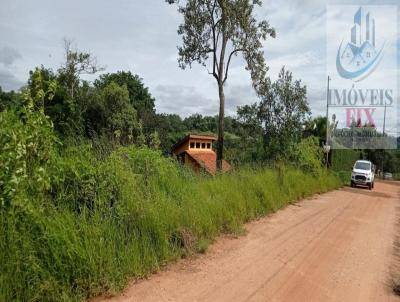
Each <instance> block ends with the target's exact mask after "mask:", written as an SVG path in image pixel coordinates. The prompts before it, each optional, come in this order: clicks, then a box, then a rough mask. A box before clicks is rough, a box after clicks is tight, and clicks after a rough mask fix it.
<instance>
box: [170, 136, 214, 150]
mask: <svg viewBox="0 0 400 302" xmlns="http://www.w3.org/2000/svg"><path fill="white" fill-rule="evenodd" d="M189 139H204V140H210V141H215V140H217V139H216V138H215V136H214V135H197V134H188V135H186V136H185V137H184V138H182V139H181V140H180V141H179V142H177V143H176V144H175V145H173V146H172V150H175V149H176V148H178V147H179V146H181V145H182V144H184V143H185V142H187V141H188V140H189Z"/></svg>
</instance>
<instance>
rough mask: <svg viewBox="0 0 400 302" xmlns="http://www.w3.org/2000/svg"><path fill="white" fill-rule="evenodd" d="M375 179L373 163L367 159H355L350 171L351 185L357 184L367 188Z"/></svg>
mask: <svg viewBox="0 0 400 302" xmlns="http://www.w3.org/2000/svg"><path fill="white" fill-rule="evenodd" d="M374 181H375V165H374V164H373V163H372V162H370V161H369V160H357V161H356V163H355V164H354V166H353V171H352V172H351V183H350V185H351V186H352V187H355V186H357V185H360V186H367V187H368V189H370V190H371V189H372V188H373V187H374Z"/></svg>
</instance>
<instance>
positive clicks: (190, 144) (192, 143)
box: [172, 134, 231, 175]
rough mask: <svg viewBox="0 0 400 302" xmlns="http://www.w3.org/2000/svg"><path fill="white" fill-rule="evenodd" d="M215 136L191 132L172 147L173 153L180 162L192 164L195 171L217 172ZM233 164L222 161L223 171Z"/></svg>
mask: <svg viewBox="0 0 400 302" xmlns="http://www.w3.org/2000/svg"><path fill="white" fill-rule="evenodd" d="M215 140H216V139H215V137H214V136H210V135H194V134H189V135H187V136H185V137H184V138H183V139H182V140H180V141H179V142H178V143H176V144H175V145H174V146H173V147H172V153H173V154H174V156H176V158H177V159H178V161H179V162H180V163H182V164H183V165H188V166H190V167H191V168H192V169H193V171H195V172H206V173H208V174H210V175H215V173H216V162H217V154H216V153H215V152H214V151H213V142H214V141H215ZM230 169H231V166H230V165H229V163H228V162H226V161H225V160H223V161H222V171H229V170H230Z"/></svg>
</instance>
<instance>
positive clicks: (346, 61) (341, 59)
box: [336, 7, 385, 82]
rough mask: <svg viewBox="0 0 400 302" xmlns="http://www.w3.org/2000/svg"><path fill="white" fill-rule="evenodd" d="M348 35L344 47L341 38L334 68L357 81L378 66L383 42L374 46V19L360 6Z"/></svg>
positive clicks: (340, 73)
mask: <svg viewBox="0 0 400 302" xmlns="http://www.w3.org/2000/svg"><path fill="white" fill-rule="evenodd" d="M350 37H351V39H350V42H348V43H347V44H346V46H345V47H344V48H343V40H342V42H341V43H340V46H339V49H338V52H337V55H336V69H337V71H338V73H339V75H340V76H341V77H342V78H345V79H351V80H354V81H355V82H359V81H361V80H363V79H365V78H366V77H368V76H369V75H370V74H371V73H372V72H373V71H374V70H375V69H376V68H377V67H378V65H379V62H380V61H381V59H382V56H383V48H384V46H385V43H383V45H382V46H381V47H380V48H376V46H375V19H374V18H373V17H372V15H371V13H370V12H367V11H365V10H364V8H362V7H360V8H359V9H358V10H357V12H356V13H355V15H354V25H353V27H352V28H351V31H350Z"/></svg>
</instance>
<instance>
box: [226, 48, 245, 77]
mask: <svg viewBox="0 0 400 302" xmlns="http://www.w3.org/2000/svg"><path fill="white" fill-rule="evenodd" d="M239 51H246V49H244V48H238V49H235V50H233V51H232V52H231V53H230V54H229V58H228V63H227V64H226V68H225V77H224V80H223V81H222V84H225V81H226V79H227V78H228V70H229V64H230V63H231V58H232V56H233V55H234V54H235V53H237V52H239Z"/></svg>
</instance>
